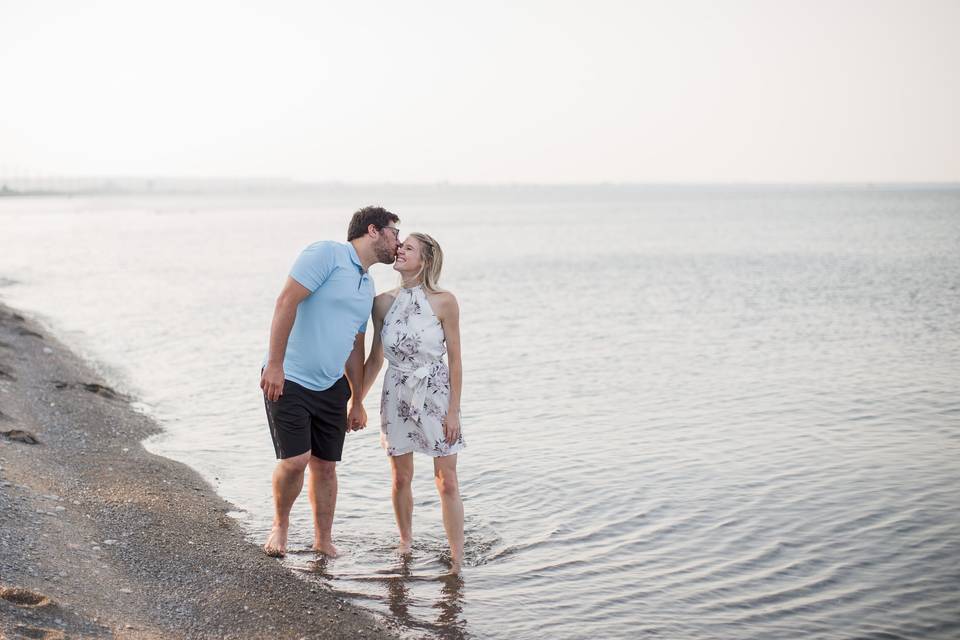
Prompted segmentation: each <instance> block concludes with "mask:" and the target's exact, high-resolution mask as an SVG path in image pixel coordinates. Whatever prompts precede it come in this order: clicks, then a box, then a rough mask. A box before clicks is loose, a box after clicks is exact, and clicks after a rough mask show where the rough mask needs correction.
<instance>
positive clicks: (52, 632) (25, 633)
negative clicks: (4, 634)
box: [16, 624, 67, 640]
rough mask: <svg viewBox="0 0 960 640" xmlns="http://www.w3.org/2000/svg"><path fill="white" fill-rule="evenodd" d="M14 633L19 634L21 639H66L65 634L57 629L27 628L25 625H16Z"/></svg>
mask: <svg viewBox="0 0 960 640" xmlns="http://www.w3.org/2000/svg"><path fill="white" fill-rule="evenodd" d="M16 631H17V633H18V634H19V637H22V638H36V639H37V640H63V638H66V637H67V636H66V634H65V633H64V632H63V631H60V630H59V629H47V628H45V627H28V626H26V625H22V624H18V625H17V627H16Z"/></svg>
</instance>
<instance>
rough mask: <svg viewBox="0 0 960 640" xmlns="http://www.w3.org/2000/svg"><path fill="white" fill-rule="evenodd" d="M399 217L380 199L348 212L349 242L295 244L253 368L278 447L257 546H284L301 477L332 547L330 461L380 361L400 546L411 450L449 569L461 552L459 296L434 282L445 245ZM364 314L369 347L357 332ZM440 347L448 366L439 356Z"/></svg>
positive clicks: (358, 420) (404, 549)
mask: <svg viewBox="0 0 960 640" xmlns="http://www.w3.org/2000/svg"><path fill="white" fill-rule="evenodd" d="M399 222H400V218H399V217H397V216H396V215H395V214H393V213H391V212H389V211H387V210H386V209H383V208H382V207H365V208H363V209H360V210H359V211H357V212H356V213H354V214H353V217H352V218H351V220H350V225H349V227H348V230H347V242H346V243H340V242H333V241H321V242H316V243H314V244H312V245H310V246H308V247H307V248H306V249H304V250H303V252H302V253H301V254H300V256H299V257H298V258H297V260H296V262H295V263H294V265H293V268H292V269H291V271H290V274H289V277H288V278H287V280H286V283H285V285H284V287H283V290H282V291H281V292H280V296H279V297H278V298H277V304H276V308H275V310H274V314H273V321H272V323H271V326H270V344H269V350H268V352H267V357H266V360H265V361H264V363H263V370H262V373H261V378H260V387H261V389H263V395H264V403H265V405H266V411H267V422H268V424H269V426H270V435H271V437H272V438H273V446H274V449H275V451H276V455H277V459H278V462H277V466H276V468H275V469H274V472H273V499H274V509H275V511H274V518H273V527H272V530H271V532H270V536H269V537H268V539H267V542H266V544H264V551H266V553H267V554H268V555H271V556H283V555H284V554H285V553H286V546H287V530H288V528H289V522H290V509H291V507H292V506H293V503H294V501H295V500H296V498H297V496H298V495H299V494H300V490H301V489H302V488H303V481H304V475H305V474H304V471H305V470H306V469H307V468H308V467H309V469H310V473H309V481H308V488H307V489H308V493H309V496H310V504H311V506H312V508H313V516H314V528H315V536H314V546H313V548H314V550H316V551H318V552H320V553H323V554H326V555H328V556H336V555H337V549H336V547H334V545H333V540H332V528H333V515H334V510H335V507H336V502H337V467H336V465H337V462H338V461H339V460H340V457H341V453H342V451H343V443H344V439H345V436H346V432H347V431H348V430H358V429H363V428H364V427H366V424H367V415H366V411H365V410H364V408H363V399H364V398H365V397H366V395H367V393H368V392H369V391H370V388H371V387H372V386H373V383H374V381H375V379H376V377H377V374H378V373H379V372H380V369H381V367H382V366H383V360H384V358H386V360H387V362H388V365H389V366H388V368H387V372H386V375H385V376H384V380H383V390H382V392H381V396H380V441H381V443H382V445H383V447H384V449H385V450H386V452H387V456H388V458H389V460H390V464H391V467H392V470H393V492H392V494H393V509H394V513H395V515H396V518H397V528H398V529H399V532H400V544H399V551H400V552H401V553H409V552H410V549H411V544H412V539H413V492H412V489H411V480H412V478H413V453H414V452H420V453H423V454H426V455H428V456H430V457H432V458H433V468H434V478H435V480H436V485H437V490H438V492H439V494H440V503H441V510H442V513H443V526H444V529H445V530H446V533H447V540H448V542H449V544H450V559H451V571H452V572H453V573H459V572H460V567H461V564H462V562H463V502H462V501H461V499H460V487H459V484H458V482H457V452H459V451H460V449H462V448H463V446H464V442H463V437H462V435H461V433H460V391H461V388H462V380H463V368H462V365H461V358H460V327H459V308H458V306H457V300H456V298H455V297H454V296H453V294H452V293H450V292H448V291H444V290H442V289H439V288H438V286H437V283H438V281H439V279H440V270H441V267H442V266H443V252H442V251H441V250H440V245H439V244H437V242H436V241H435V240H434V239H433V238H431V237H430V236H428V235H426V234H422V233H412V234H410V235H409V236H407V237H406V238H404V239H403V240H402V241H401V240H400V230H399V229H398V228H397V223H399ZM375 263H384V264H391V263H392V264H393V268H394V269H395V270H396V271H397V272H399V274H400V277H401V285H400V286H399V287H398V288H396V289H394V290H392V291H388V292H386V293H382V294H380V295H378V296H376V297H374V286H373V281H372V280H371V278H370V276H369V274H368V269H369V268H370V266H371V265H373V264H375ZM371 310H372V316H373V328H374V336H373V347H372V349H371V352H370V354H369V356H368V357H366V361H364V334H365V333H366V329H367V321H368V318H369V317H370V316H371ZM444 355H447V359H448V361H449V366H448V364H447V362H445V361H444V358H443V356H444Z"/></svg>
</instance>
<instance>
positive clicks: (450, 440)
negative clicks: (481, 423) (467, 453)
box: [443, 413, 460, 444]
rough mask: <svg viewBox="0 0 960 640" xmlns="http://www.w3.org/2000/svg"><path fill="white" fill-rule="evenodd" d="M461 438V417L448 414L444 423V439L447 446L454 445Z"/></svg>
mask: <svg viewBox="0 0 960 640" xmlns="http://www.w3.org/2000/svg"><path fill="white" fill-rule="evenodd" d="M459 438H460V416H459V414H456V413H453V414H451V413H448V414H447V417H446V418H445V419H444V421H443V439H444V440H446V441H447V444H454V443H456V441H457V440H458V439H459Z"/></svg>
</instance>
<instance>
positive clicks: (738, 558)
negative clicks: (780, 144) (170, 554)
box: [0, 187, 960, 639]
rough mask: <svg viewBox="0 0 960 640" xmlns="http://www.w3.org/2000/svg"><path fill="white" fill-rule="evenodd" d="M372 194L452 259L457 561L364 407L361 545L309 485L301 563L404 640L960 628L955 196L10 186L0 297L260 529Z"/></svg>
mask: <svg viewBox="0 0 960 640" xmlns="http://www.w3.org/2000/svg"><path fill="white" fill-rule="evenodd" d="M373 201H377V202H382V203H383V204H385V205H386V206H388V207H390V208H392V209H394V210H395V211H397V212H398V213H399V214H400V215H401V217H402V218H403V220H402V222H401V225H400V226H401V229H402V230H403V231H404V232H408V231H414V230H421V231H426V232H429V233H430V234H432V235H434V236H435V237H436V238H437V239H438V240H439V241H440V242H441V244H442V245H443V248H444V250H445V252H446V256H447V259H446V262H445V267H444V269H445V270H444V283H445V284H446V285H447V286H448V287H449V288H450V289H452V290H453V291H454V292H455V293H456V294H457V296H458V298H459V300H460V304H461V309H462V311H461V313H462V333H463V345H464V361H465V378H466V385H465V389H464V400H463V419H464V431H465V435H466V438H467V441H468V448H467V449H466V450H465V452H464V453H462V454H461V455H460V465H459V466H460V474H461V483H462V492H463V496H464V501H465V505H466V514H467V520H466V535H467V567H466V570H465V572H464V575H463V577H462V579H460V580H454V579H446V578H443V577H442V576H443V575H444V572H445V564H444V562H443V560H444V558H443V553H444V550H445V546H446V542H445V538H444V535H443V529H442V526H441V522H440V513H439V505H438V500H437V497H436V491H435V489H434V487H433V484H432V472H431V465H430V461H429V460H428V459H426V458H418V459H417V465H418V467H417V478H416V481H415V496H416V498H415V499H416V511H415V530H416V535H417V543H416V547H415V550H414V554H413V557H412V559H410V560H409V561H406V562H404V561H402V560H401V559H400V558H398V557H397V555H396V554H395V553H394V551H393V546H394V544H395V533H394V525H393V515H392V511H391V506H390V498H389V496H390V481H389V465H388V463H387V460H386V458H385V455H384V453H383V452H382V451H381V449H380V448H379V445H378V433H377V424H376V420H375V416H376V414H377V404H376V402H377V397H378V394H376V393H374V394H371V398H370V400H369V401H368V402H367V410H368V412H369V414H370V416H371V418H372V420H371V427H370V428H368V429H367V430H366V431H363V432H360V433H357V434H351V435H350V436H349V437H348V441H347V446H346V450H345V454H344V462H343V463H342V464H341V465H340V500H339V504H338V510H337V519H336V525H335V533H336V538H337V543H338V545H339V546H340V548H341V549H342V551H343V552H344V554H343V557H341V558H339V559H337V560H334V561H323V560H322V559H318V558H317V557H316V556H314V554H312V553H310V552H309V551H307V550H306V549H307V546H308V545H309V543H310V540H311V530H310V524H309V523H310V514H309V508H308V506H307V501H306V499H305V496H303V497H302V498H301V500H300V501H299V502H298V504H297V505H296V507H295V511H294V521H293V532H292V536H293V539H292V548H293V551H294V552H293V553H291V554H290V556H289V558H288V559H287V560H286V563H287V564H288V565H289V566H290V568H291V569H292V570H294V571H297V572H298V573H300V574H301V575H303V576H304V577H306V578H307V579H311V580H319V581H322V582H323V583H324V584H326V585H328V586H329V587H330V588H332V589H334V590H336V591H338V592H340V593H342V594H346V595H347V596H349V597H350V598H351V599H353V600H354V601H355V602H357V603H359V604H360V605H362V606H364V607H367V608H369V609H372V610H374V611H375V612H377V613H379V614H380V615H382V616H384V617H385V618H388V619H390V620H391V621H393V622H395V623H399V624H400V625H401V626H402V629H403V630H404V633H405V634H406V635H407V636H409V637H422V636H426V637H442V638H460V637H465V638H466V637H469V638H502V639H518V638H585V637H598V638H634V637H654V636H655V637H661V638H685V639H699V638H717V639H748V638H774V637H782V638H798V637H803V638H830V639H837V638H867V637H875V638H956V637H960V590H958V589H957V585H958V584H960V510H958V507H960V501H958V499H957V496H958V489H960V456H958V454H960V191H956V190H954V191H935V190H900V191H898V190H889V189H888V190H859V191H858V190H814V189H783V190H772V189H763V190H752V191H751V190H741V191H730V190H728V191H722V190H713V191H709V190H707V191H705V190H686V191H684V190H675V191H667V190H643V189H636V188H617V187H609V188H592V189H588V188H568V189H546V188H543V189H522V188H504V189H493V188H491V189H466V188H463V189H457V188H452V187H451V188H435V189H430V188H422V189H413V188H411V189H402V188H396V189H394V190H391V189H387V188H383V189H379V190H370V191H366V192H365V191H363V190H362V189H356V190H350V189H341V190H335V191H329V192H314V193H300V194H272V195H260V196H256V195H251V196H243V197H241V196H176V197H175V196H166V197H164V196H143V197H133V196H131V197H96V198H94V197H77V198H59V199H57V198H32V199H23V198H3V199H0V229H2V233H0V278H3V285H4V286H3V287H2V288H0V296H2V297H3V299H4V300H5V301H7V302H8V303H10V304H12V305H15V306H18V307H21V308H23V309H26V310H28V311H31V312H34V313H36V314H38V315H40V316H41V317H42V318H44V319H45V321H46V322H47V323H48V324H49V325H50V326H51V327H52V329H53V330H54V331H55V332H56V333H58V334H59V335H60V336H61V337H62V338H63V339H65V340H66V341H67V342H68V343H69V344H71V345H72V346H74V347H75V348H77V349H78V350H80V351H81V352H82V353H84V355H86V356H88V357H90V358H91V359H93V360H95V361H96V362H98V363H99V364H100V366H101V367H102V369H103V371H104V373H105V375H106V376H107V377H108V379H110V380H111V381H112V382H113V383H114V384H116V385H118V386H120V387H121V388H122V389H124V390H126V391H128V392H130V393H132V394H134V395H135V396H136V397H138V398H140V399H141V400H143V402H144V403H145V405H146V406H148V407H149V409H150V410H151V411H152V412H153V413H155V415H156V416H157V417H158V418H159V419H160V420H161V422H162V424H163V425H164V427H165V429H166V433H165V434H164V435H163V436H161V437H158V438H155V439H153V440H151V441H150V442H149V443H148V446H149V448H150V449H151V450H153V451H156V452H158V453H161V454H163V455H166V456H170V457H173V458H176V459H178V460H182V461H184V462H186V463H188V464H190V465H191V466H193V467H194V468H196V469H197V470H199V471H200V472H201V473H202V474H203V475H204V476H205V477H206V478H207V479H208V480H210V482H211V483H213V484H214V485H215V486H216V487H217V489H218V491H219V492H220V493H221V494H222V495H223V496H225V497H226V498H228V499H229V500H231V501H232V502H233V503H235V504H236V505H237V507H238V510H239V511H240V515H239V517H240V519H241V521H242V522H243V524H244V525H245V527H246V529H247V531H248V532H249V535H250V538H251V539H252V540H256V541H260V540H262V539H263V537H264V536H265V534H266V532H267V530H268V527H269V524H270V516H271V502H270V482H269V479H270V473H271V470H272V468H273V465H274V460H273V449H272V447H271V444H270V438H269V435H268V432H267V428H266V424H265V420H264V416H263V405H262V401H261V397H260V394H259V389H258V387H257V383H258V373H259V370H258V367H259V363H260V358H261V356H262V354H263V351H264V348H265V345H266V341H267V332H268V327H269V323H270V317H271V313H272V308H273V302H274V299H275V297H276V294H277V293H278V291H279V288H280V286H281V285H282V283H283V279H284V277H285V274H286V272H287V270H288V269H289V267H290V265H291V263H292V261H293V259H294V258H295V257H296V255H297V252H298V251H299V250H300V249H301V248H302V247H303V246H305V245H306V244H308V243H310V242H312V241H314V240H317V239H323V238H336V239H340V238H342V237H343V236H344V233H345V226H346V222H347V219H348V217H349V214H350V213H351V212H352V211H353V210H354V209H355V208H357V207H358V206H360V205H362V204H367V203H369V202H373ZM374 276H375V278H376V281H377V288H378V290H385V289H388V288H390V287H392V286H394V285H395V284H396V276H395V274H394V273H393V272H392V271H390V270H389V268H387V267H379V268H376V269H374ZM951 496H952V497H951ZM278 597H282V594H278Z"/></svg>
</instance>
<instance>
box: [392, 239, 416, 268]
mask: <svg viewBox="0 0 960 640" xmlns="http://www.w3.org/2000/svg"><path fill="white" fill-rule="evenodd" d="M421 264H423V259H422V258H421V255H420V241H419V240H417V239H416V238H414V237H413V236H407V237H406V238H404V240H403V242H401V243H400V247H399V248H397V261H396V262H394V263H393V268H394V269H396V270H397V271H399V272H400V273H417V272H418V271H420V265H421Z"/></svg>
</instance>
